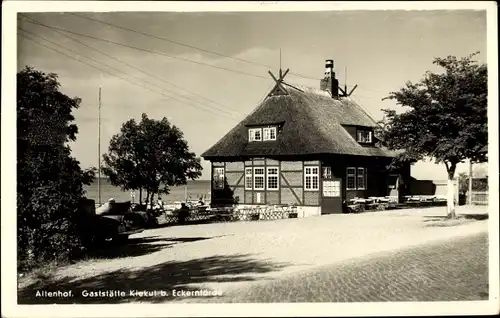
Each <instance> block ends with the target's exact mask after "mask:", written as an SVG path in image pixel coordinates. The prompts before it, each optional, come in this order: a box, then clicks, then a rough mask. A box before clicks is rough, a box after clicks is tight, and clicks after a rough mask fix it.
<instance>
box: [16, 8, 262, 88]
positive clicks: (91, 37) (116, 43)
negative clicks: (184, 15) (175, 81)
mask: <svg viewBox="0 0 500 318" xmlns="http://www.w3.org/2000/svg"><path fill="white" fill-rule="evenodd" d="M21 16H23V17H24V15H22V14H21ZM25 22H28V23H32V24H38V25H42V26H46V25H45V24H43V23H35V22H31V21H25ZM51 28H53V29H54V30H59V31H62V32H67V33H71V34H74V35H79V36H83V37H86V38H90V39H94V40H96V41H101V42H105V43H109V44H114V45H118V46H122V47H126V48H130V49H134V50H139V51H143V52H148V53H151V54H156V55H162V56H166V57H168V58H171V59H176V60H180V61H185V62H189V63H194V64H197V65H202V66H207V67H212V68H215V69H219V70H223V71H228V72H232V73H236V74H243V75H247V76H252V77H255V78H261V79H265V80H269V78H268V77H264V76H260V75H255V74H251V73H247V72H243V71H238V70H233V69H230V68H225V67H221V66H216V65H212V64H208V63H203V62H198V61H193V60H190V59H186V58H182V57H178V56H172V55H169V54H166V53H163V52H158V51H152V50H147V49H143V48H140V47H136V46H132V45H128V44H123V43H119V42H115V41H111V40H107V39H102V38H99V37H95V36H91V35H87V34H82V33H78V32H74V31H69V30H66V29H62V28H57V27H51Z"/></svg>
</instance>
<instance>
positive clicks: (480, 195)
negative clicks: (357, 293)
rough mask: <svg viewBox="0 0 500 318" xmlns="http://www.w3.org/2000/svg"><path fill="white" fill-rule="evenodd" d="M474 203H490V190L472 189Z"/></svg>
mask: <svg viewBox="0 0 500 318" xmlns="http://www.w3.org/2000/svg"><path fill="white" fill-rule="evenodd" d="M471 199H472V200H471V201H472V204H477V205H488V191H472V198H471Z"/></svg>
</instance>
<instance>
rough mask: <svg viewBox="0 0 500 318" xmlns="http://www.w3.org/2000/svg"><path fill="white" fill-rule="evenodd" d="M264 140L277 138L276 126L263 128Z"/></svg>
mask: <svg viewBox="0 0 500 318" xmlns="http://www.w3.org/2000/svg"><path fill="white" fill-rule="evenodd" d="M263 131H264V141H268V140H276V127H267V128H264V129H263Z"/></svg>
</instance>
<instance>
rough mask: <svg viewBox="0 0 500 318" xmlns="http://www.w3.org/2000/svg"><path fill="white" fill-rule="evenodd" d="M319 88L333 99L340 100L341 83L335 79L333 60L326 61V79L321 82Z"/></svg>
mask: <svg viewBox="0 0 500 318" xmlns="http://www.w3.org/2000/svg"><path fill="white" fill-rule="evenodd" d="M319 87H320V89H321V90H323V91H328V92H329V93H330V94H331V95H332V97H333V98H335V99H338V98H339V81H338V80H337V79H336V78H335V72H334V71H333V60H326V61H325V77H324V78H323V79H322V80H321V82H320V86H319Z"/></svg>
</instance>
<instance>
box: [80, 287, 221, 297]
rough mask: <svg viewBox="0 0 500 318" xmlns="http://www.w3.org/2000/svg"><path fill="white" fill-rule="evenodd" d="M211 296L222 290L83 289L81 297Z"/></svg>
mask: <svg viewBox="0 0 500 318" xmlns="http://www.w3.org/2000/svg"><path fill="white" fill-rule="evenodd" d="M170 295H172V296H173V297H211V296H222V292H220V291H214V290H207V289H200V290H182V289H181V290H176V289H174V290H172V292H168V291H165V290H135V289H134V290H129V291H128V292H126V291H123V290H83V291H82V296H83V297H167V296H170Z"/></svg>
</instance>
